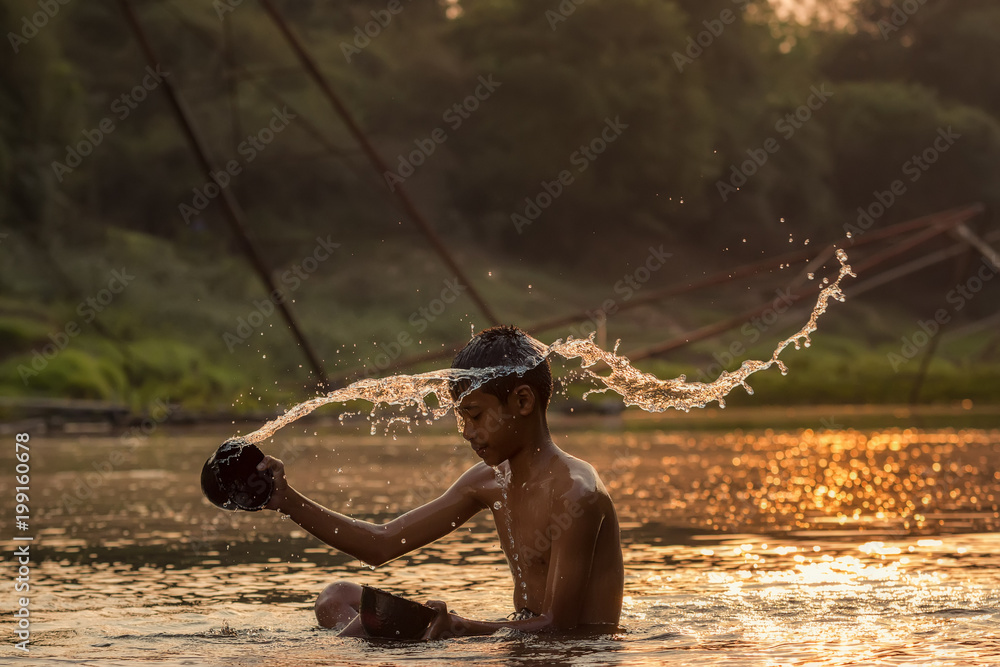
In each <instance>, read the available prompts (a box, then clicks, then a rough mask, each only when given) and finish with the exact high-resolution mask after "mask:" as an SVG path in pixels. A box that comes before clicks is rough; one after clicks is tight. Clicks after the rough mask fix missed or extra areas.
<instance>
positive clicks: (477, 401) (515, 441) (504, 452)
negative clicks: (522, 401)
mask: <svg viewBox="0 0 1000 667" xmlns="http://www.w3.org/2000/svg"><path fill="white" fill-rule="evenodd" d="M529 391H530V390H529ZM515 394H516V390H515V391H514V392H511V394H510V396H509V397H508V400H507V401H506V402H501V401H500V399H499V398H497V397H496V396H493V395H492V394H487V393H485V392H483V391H482V390H481V389H476V390H475V391H473V392H472V393H470V394H469V395H468V396H466V397H465V398H463V399H462V401H461V402H460V403H459V404H458V408H457V413H458V418H459V428H460V429H461V431H462V437H463V438H465V439H466V440H468V441H469V444H470V445H472V449H473V450H474V451H475V452H476V454H477V455H478V456H479V457H480V458H482V459H483V461H484V462H485V463H486V464H487V465H490V466H496V465H499V464H501V463H503V462H504V461H506V460H507V459H509V458H510V457H511V456H512V455H513V454H515V453H516V452H517V451H518V450H519V449H520V448H521V447H522V446H523V445H524V440H523V439H522V438H520V437H519V433H518V432H519V429H518V424H519V421H520V420H519V419H518V418H517V417H518V415H517V414H516V413H517V400H516V396H515Z"/></svg>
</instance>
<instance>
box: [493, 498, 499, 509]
mask: <svg viewBox="0 0 1000 667" xmlns="http://www.w3.org/2000/svg"><path fill="white" fill-rule="evenodd" d="M493 509H495V510H498V509H500V501H499V500H498V501H496V502H495V503H493Z"/></svg>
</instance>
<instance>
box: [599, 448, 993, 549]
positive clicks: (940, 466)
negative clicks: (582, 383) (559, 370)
mask: <svg viewBox="0 0 1000 667" xmlns="http://www.w3.org/2000/svg"><path fill="white" fill-rule="evenodd" d="M633 439H635V436H633ZM633 447H634V448H635V449H638V450H640V451H643V452H654V451H662V452H663V455H662V456H661V457H660V458H659V460H658V461H654V460H650V459H652V458H653V457H650V456H645V457H644V456H642V455H641V454H638V455H633V456H636V458H637V460H636V461H635V463H639V462H640V461H642V462H643V463H644V465H636V466H634V467H632V466H625V468H630V467H631V468H633V469H630V470H623V474H622V475H618V476H616V477H615V478H614V479H612V480H611V482H610V488H611V489H612V492H613V493H612V495H616V494H617V496H623V497H626V498H629V499H633V498H634V499H635V501H636V502H632V501H627V503H628V505H629V506H637V507H636V509H637V510H638V511H639V513H640V514H648V513H652V512H654V511H655V508H659V509H660V512H661V513H662V512H663V511H664V510H667V512H668V513H672V514H674V515H677V516H680V515H684V514H686V515H687V518H686V521H687V523H689V524H692V525H695V526H700V527H707V528H712V529H717V530H747V529H753V530H764V531H776V530H778V531H801V530H803V529H821V528H823V529H827V528H840V527H843V528H850V529H856V528H859V527H869V528H886V527H894V528H899V529H902V530H905V531H908V532H924V531H927V532H934V531H937V530H940V529H941V528H942V527H944V526H945V525H947V527H948V529H950V530H995V529H997V528H998V527H1000V511H998V510H1000V471H998V467H997V462H998V461H1000V439H998V437H997V435H996V432H987V431H980V430H966V431H936V432H922V431H917V430H914V429H905V430H890V431H881V432H874V433H864V432H860V431H853V430H846V431H818V432H816V431H812V430H804V431H800V432H797V433H782V432H779V433H776V432H773V431H766V432H764V433H756V434H755V433H746V434H744V433H729V434H725V435H721V436H715V435H713V436H695V435H673V434H667V433H656V434H653V435H651V436H650V438H649V441H647V442H635V443H634V445H633Z"/></svg>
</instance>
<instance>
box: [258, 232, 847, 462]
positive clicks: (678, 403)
mask: <svg viewBox="0 0 1000 667" xmlns="http://www.w3.org/2000/svg"><path fill="white" fill-rule="evenodd" d="M836 256H837V261H838V262H839V263H840V271H839V273H838V275H837V278H836V279H835V280H834V281H833V282H830V281H829V279H828V278H824V279H823V287H822V289H820V292H819V295H818V296H817V298H816V305H815V306H814V307H813V310H812V314H811V315H810V317H809V321H808V322H806V324H805V325H804V326H803V327H802V328H801V329H799V331H798V332H796V333H795V334H793V335H791V336H789V337H788V338H786V339H784V340H783V341H781V342H779V343H778V345H777V346H776V347H775V349H774V353H773V354H772V355H771V358H770V359H767V360H756V359H747V360H746V361H744V362H743V364H742V365H741V366H740V367H739V368H738V369H736V370H735V371H722V373H721V374H720V375H719V377H718V378H716V380H715V381H713V382H707V383H705V382H689V381H688V380H687V378H686V376H684V375H681V376H679V377H676V378H673V379H669V380H661V379H659V378H657V377H656V376H655V375H651V374H649V373H644V372H642V371H640V370H638V369H636V368H634V367H633V366H632V364H631V362H630V361H629V359H628V358H627V357H624V356H621V355H619V354H618V345H619V343H620V342H621V341H618V342H616V343H615V347H614V349H613V350H612V351H610V352H609V351H607V350H604V349H602V348H601V347H600V346H598V345H597V344H596V343H595V342H594V335H593V334H591V335H590V337H589V338H581V339H574V338H572V337H570V338H568V339H567V340H565V341H563V340H561V339H560V340H557V341H555V342H554V343H552V344H551V345H549V346H547V347H546V346H544V345H542V346H541V347H540V348H539V349H538V351H537V352H538V356H537V358H536V359H533V360H532V361H531V363H530V364H528V365H524V366H500V367H493V368H479V369H454V368H448V369H441V370H436V371H430V372H427V373H418V374H416V375H392V376H389V377H386V378H378V379H374V378H366V379H363V380H358V381H357V382H354V383H353V384H351V385H349V386H347V387H344V388H342V389H335V390H333V391H331V392H329V393H328V394H325V395H323V396H317V397H316V398H312V399H310V400H308V401H305V402H303V403H300V404H299V405H296V406H295V407H294V408H292V409H290V410H289V411H288V412H286V413H285V414H283V415H281V416H280V417H278V418H276V419H273V420H271V421H269V422H267V423H266V424H264V425H263V426H262V427H260V428H259V429H257V430H256V431H254V432H253V433H250V434H248V435H246V436H244V439H245V440H246V441H247V442H251V443H255V442H260V441H261V440H264V439H266V438H268V437H270V436H271V435H272V434H274V432H275V431H277V430H278V429H280V428H282V427H283V426H286V425H288V424H290V423H291V422H293V421H295V420H297V419H300V418H302V417H304V416H306V415H308V414H309V413H310V412H312V411H313V410H315V409H316V408H318V407H320V406H323V405H326V404H327V403H345V402H348V401H353V400H357V399H362V400H365V401H368V402H370V403H371V404H372V410H371V412H370V413H369V417H370V418H373V417H374V416H375V410H376V409H377V408H378V407H379V406H381V405H393V406H403V407H413V408H415V409H416V411H417V414H418V416H417V419H418V420H419V419H425V420H427V421H431V420H436V419H440V418H441V417H443V416H445V415H446V414H448V412H450V411H451V410H452V409H453V408H454V407H455V405H456V400H455V399H454V398H452V395H451V392H450V387H451V386H452V385H453V383H455V382H464V383H465V384H466V386H467V389H465V391H464V392H463V394H462V396H464V395H465V394H468V393H469V392H471V391H473V390H475V389H476V388H477V387H479V386H482V385H483V384H484V383H486V382H489V381H490V380H492V379H494V378H497V377H500V376H504V375H511V374H518V375H521V374H523V373H524V372H525V371H527V370H529V369H530V368H532V367H533V366H534V365H536V364H537V363H539V362H540V361H542V360H543V359H544V358H546V357H551V356H553V355H558V356H560V357H563V358H564V359H567V360H569V359H580V361H581V372H582V373H583V374H584V375H585V376H586V377H588V378H590V379H593V380H595V381H597V382H598V383H599V384H600V385H603V386H602V387H599V388H597V389H592V390H590V391H588V392H587V394H585V395H584V397H586V396H587V395H589V394H592V393H602V392H606V391H608V390H611V391H613V392H615V393H616V394H618V395H619V396H621V397H622V401H623V402H624V403H625V405H634V406H637V407H640V408H642V409H643V410H646V411H647V412H664V411H665V410H667V409H669V408H673V409H675V410H683V411H684V412H687V411H689V410H691V408H702V407H705V406H706V405H708V404H709V403H711V402H712V401H715V402H717V403H718V404H719V405H720V406H721V407H725V397H726V396H727V395H728V394H729V393H730V392H731V391H732V390H733V389H735V388H736V387H737V386H741V387H743V388H744V389H745V390H746V391H747V393H749V394H753V389H752V388H751V387H750V385H748V384H747V378H749V377H750V376H751V375H753V374H754V373H757V372H759V371H762V370H766V369H768V368H770V367H771V366H775V365H776V366H777V367H778V368H779V369H781V373H782V375H784V374H787V373H788V369H787V368H786V367H785V364H784V363H782V361H781V360H780V359H779V358H778V357H779V356H780V355H781V353H782V351H784V349H785V348H786V347H788V346H789V345H794V346H795V348H796V349H799V347H800V346H801V345H805V346H806V347H809V345H810V342H811V341H810V338H809V335H810V334H811V333H813V332H814V331H816V322H817V320H818V319H819V317H820V315H822V314H823V313H825V312H826V309H827V306H828V304H829V301H830V299H831V298H832V299H835V300H837V301H843V300H844V294H843V292H842V291H841V289H840V282H841V280H843V279H844V277H845V276H851V277H855V274H854V273H853V271H852V270H851V266H850V265H849V264H848V263H847V253H846V252H844V251H843V250H840V249H838V250H837V253H836ZM601 363H603V364H605V365H606V366H607V368H608V369H610V373H606V374H603V375H602V374H599V373H598V372H597V371H595V370H594V368H595V366H597V365H598V364H601ZM431 396H433V397H434V401H433V405H430V404H428V399H429V398H430V397H431ZM462 396H459V397H458V399H459V400H460V399H461V398H462ZM396 422H402V423H405V424H406V425H407V428H408V429H409V427H410V425H411V424H412V420H411V418H410V417H406V416H394V417H392V418H390V419H389V420H388V422H387V424H386V428H387V429H388V426H391V425H392V424H393V423H396ZM376 430H377V423H376V422H375V421H373V423H372V434H373V435H374V434H375V433H376Z"/></svg>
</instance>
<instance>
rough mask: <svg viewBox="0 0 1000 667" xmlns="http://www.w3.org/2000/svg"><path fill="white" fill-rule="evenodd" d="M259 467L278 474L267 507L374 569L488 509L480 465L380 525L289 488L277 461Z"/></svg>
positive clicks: (264, 463)
mask: <svg viewBox="0 0 1000 667" xmlns="http://www.w3.org/2000/svg"><path fill="white" fill-rule="evenodd" d="M258 468H259V469H261V470H263V469H265V468H267V469H270V470H271V472H272V474H273V475H274V492H273V493H272V494H271V499H270V500H269V501H268V503H267V505H266V507H267V508H268V509H273V510H276V511H278V512H281V513H282V514H287V515H288V516H289V518H291V519H292V521H294V522H295V523H297V524H298V525H300V526H302V528H304V529H306V530H307V531H309V532H310V533H312V534H313V535H314V536H316V537H317V538H319V539H320V540H322V541H323V542H325V543H326V544H329V545H330V546H332V547H334V548H336V549H339V550H340V551H343V552H344V553H346V554H349V555H351V556H353V557H355V558H357V559H358V560H360V561H362V562H364V563H367V564H368V565H372V566H376V565H382V564H383V563H387V562H389V561H391V560H393V559H395V558H399V557H400V556H402V555H403V554H405V553H408V552H410V551H413V550H414V549H417V548H418V547H422V546H424V545H425V544H428V543H430V542H433V541H434V540H436V539H439V538H441V537H443V536H444V535H447V534H448V533H450V532H452V531H453V530H455V528H457V527H458V526H460V525H462V524H463V523H465V522H466V521H468V520H469V519H470V518H472V516H474V515H475V514H476V513H478V512H479V511H480V510H482V509H484V507H485V505H484V504H483V503H482V502H481V501H480V500H479V498H478V494H477V493H476V489H477V483H478V481H479V477H481V476H482V471H480V470H479V469H478V468H479V466H474V467H473V468H470V469H469V470H467V471H466V472H465V473H464V474H463V475H462V476H461V477H459V478H458V480H457V481H456V482H455V483H454V484H452V486H451V488H449V489H448V490H447V491H446V492H445V493H444V494H443V495H442V496H440V497H438V498H436V499H434V500H432V501H431V502H429V503H427V504H425V505H422V506H420V507H418V508H416V509H414V510H411V511H409V512H407V513H406V514H403V515H401V516H399V517H396V518H395V519H393V520H392V521H390V522H389V523H386V524H381V525H380V524H374V523H370V522H368V521H359V520H358V519H352V518H351V517H349V516H345V515H343V514H340V513H339V512H335V511H333V510H330V509H327V508H325V507H323V506H322V505H320V504H318V503H316V502H315V501H312V500H310V499H309V498H306V497H305V496H304V495H302V494H301V493H299V492H298V491H296V490H295V489H293V488H292V487H291V486H289V485H288V482H287V481H286V480H285V473H284V465H283V464H282V462H281V461H280V460H278V459H275V458H273V457H271V456H266V457H265V458H264V460H263V461H262V462H261V464H260V465H259V466H258Z"/></svg>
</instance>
